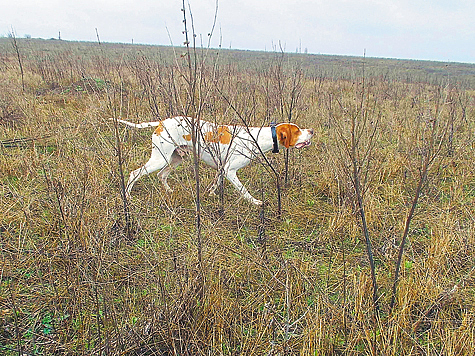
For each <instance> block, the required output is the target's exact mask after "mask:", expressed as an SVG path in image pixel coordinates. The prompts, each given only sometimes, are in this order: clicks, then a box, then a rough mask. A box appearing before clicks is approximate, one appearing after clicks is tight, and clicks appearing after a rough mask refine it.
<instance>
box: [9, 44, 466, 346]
mask: <svg viewBox="0 0 475 356" xmlns="http://www.w3.org/2000/svg"><path fill="white" fill-rule="evenodd" d="M65 45H66V46H69V45H70V44H65ZM93 51H96V52H94V53H93V55H91V57H90V58H92V59H91V60H90V61H85V60H84V59H78V58H76V57H74V56H68V55H66V54H65V52H58V53H56V54H54V55H56V56H57V57H55V58H56V59H57V60H56V61H54V62H53V61H51V62H48V63H46V62H41V65H39V63H38V62H39V61H41V59H40V58H36V59H30V60H29V61H24V62H23V65H24V68H23V69H24V71H25V73H24V75H25V76H24V80H25V91H24V93H22V87H21V78H19V76H18V69H17V67H16V66H15V61H9V62H6V63H7V67H6V68H5V70H4V71H1V72H0V87H1V89H2V92H3V93H8V105H9V107H10V108H14V109H15V110H16V111H15V112H21V113H22V117H21V119H18V120H16V119H15V120H14V121H15V125H12V124H10V123H6V122H7V121H6V120H0V140H1V141H2V146H1V151H0V211H1V212H2V214H1V220H0V233H1V240H0V248H1V250H2V254H1V259H2V264H1V270H0V277H1V284H0V303H1V307H0V313H1V315H0V348H1V350H2V353H4V354H6V355H17V354H19V353H29V354H39V355H41V354H43V355H50V354H71V355H73V354H110V355H118V354H128V355H171V354H176V355H205V354H206V355H210V354H211V355H238V354H239V355H252V354H258V355H264V354H265V355H284V354H287V355H291V354H292V355H294V354H301V355H335V354H349V355H361V354H372V353H375V354H376V353H377V354H383V355H401V354H403V355H419V354H420V355H439V354H444V355H469V354H473V353H474V346H473V345H474V343H473V338H474V335H475V334H474V332H475V330H474V306H475V301H474V296H473V292H472V291H473V282H474V273H475V272H474V267H473V253H474V246H475V240H474V219H473V216H474V214H473V200H474V197H475V184H474V176H473V172H474V171H475V169H474V168H475V167H474V162H475V160H474V159H473V158H474V156H473V152H474V148H475V147H474V141H473V130H474V123H473V118H474V115H475V106H474V103H475V97H474V93H473V91H471V90H463V89H461V88H458V87H457V86H456V85H455V84H454V85H445V86H443V87H442V88H438V87H434V86H431V85H427V84H423V83H416V84H409V83H405V82H404V81H403V80H401V81H390V82H389V81H384V80H381V79H374V78H366V83H365V90H364V95H365V106H364V107H365V110H366V111H365V112H366V114H365V115H366V117H365V118H366V120H367V121H366V124H365V125H366V126H364V129H365V130H367V131H361V132H363V134H362V135H361V136H360V144H361V146H360V147H363V148H364V147H367V148H365V149H362V150H361V156H360V158H361V157H368V160H366V161H365V160H361V159H360V158H358V159H357V160H356V168H357V170H358V172H359V174H360V177H361V179H362V180H361V182H362V184H361V187H362V190H361V192H362V201H363V203H364V207H365V213H366V221H367V229H368V233H369V237H370V239H371V244H372V247H373V254H374V266H375V277H376V281H377V284H378V292H379V293H378V304H379V307H380V312H379V315H378V318H374V317H373V315H374V300H373V292H374V288H373V287H374V286H373V280H372V278H371V272H370V266H369V263H368V257H367V252H366V246H365V241H364V235H363V234H362V230H361V224H360V220H358V215H357V213H358V206H357V200H355V191H354V185H353V183H352V181H351V176H348V174H345V171H346V170H348V168H351V164H354V163H355V162H352V161H351V160H348V157H349V156H345V155H344V152H345V150H347V149H348V146H346V144H345V142H346V141H345V140H344V139H343V138H344V137H346V136H345V135H346V134H347V133H350V132H351V130H350V129H349V128H350V127H351V117H352V116H351V113H352V110H354V109H357V108H358V107H359V105H360V104H359V103H361V101H360V99H361V82H360V79H361V78H360V77H359V76H357V77H356V78H355V80H354V81H342V80H338V81H334V80H331V79H327V78H324V77H310V76H309V75H305V74H304V73H302V74H301V76H300V74H298V75H297V74H295V73H293V72H290V73H289V72H287V71H286V70H283V71H281V72H280V75H282V76H283V77H282V78H281V79H279V80H276V79H275V78H276V76H272V75H270V74H269V73H272V71H271V70H270V69H269V70H267V69H263V68H262V67H261V66H260V65H259V63H256V66H255V67H254V68H248V70H242V69H239V70H238V68H239V67H238V66H237V65H234V64H233V63H228V64H225V65H222V66H220V62H219V58H218V59H217V58H216V57H214V56H213V60H212V61H211V62H203V66H202V67H201V68H200V69H199V74H200V76H201V78H202V79H201V80H203V81H204V82H206V83H207V84H206V95H204V96H203V97H202V98H203V101H202V103H201V104H200V106H199V107H200V110H201V111H200V115H201V117H202V118H204V119H208V120H211V121H214V120H216V121H218V122H223V123H235V124H240V123H241V122H240V118H239V116H238V114H239V115H241V116H242V117H244V118H246V120H248V122H249V124H250V125H262V124H264V123H265V122H266V120H267V119H268V118H275V117H278V118H282V117H285V118H288V117H289V106H288V104H285V105H287V106H281V105H280V104H279V102H285V100H290V102H292V100H293V99H292V97H289V96H288V95H292V90H291V88H292V83H295V80H297V79H298V83H300V84H299V87H298V88H301V89H299V90H301V92H300V94H298V95H299V101H298V105H297V106H295V107H294V109H293V110H296V111H297V112H295V111H294V113H293V114H292V118H295V121H296V123H297V124H298V125H300V126H302V127H312V128H314V129H315V130H316V132H317V135H316V136H315V138H314V142H313V145H312V146H311V147H310V148H308V149H306V150H302V151H298V152H294V153H292V154H290V155H289V167H290V170H289V172H291V174H289V175H288V183H289V184H288V185H286V186H283V190H282V219H280V220H279V219H277V216H276V214H275V212H276V211H277V209H276V205H277V203H276V201H277V196H276V191H275V181H274V179H275V177H274V176H273V174H272V172H270V171H268V169H267V168H266V166H265V165H261V164H260V163H259V162H257V163H255V164H252V165H251V166H249V167H247V168H246V169H243V170H242V172H241V173H240V175H241V178H242V180H243V181H244V184H245V185H246V186H247V187H248V188H249V190H250V191H252V192H253V193H254V194H256V196H257V195H259V196H263V197H264V200H265V201H266V202H267V203H268V204H269V207H268V208H267V210H266V212H265V215H264V218H260V217H259V211H258V210H257V209H255V208H254V207H252V206H250V205H249V204H248V203H247V202H244V201H242V200H239V199H238V198H239V197H238V195H237V193H235V192H234V190H233V188H232V187H229V186H228V185H227V184H225V185H224V189H223V198H222V202H223V203H222V206H221V208H222V212H221V213H220V212H219V208H220V201H219V197H209V196H207V195H203V196H201V202H200V204H201V207H200V209H201V228H202V230H201V242H202V246H201V252H200V253H201V258H199V257H198V253H199V252H198V251H200V250H199V248H198V243H199V241H198V240H197V239H196V200H195V199H196V193H195V191H196V190H195V184H196V180H195V173H194V172H195V170H194V169H195V168H194V166H193V163H192V162H189V161H188V162H185V163H184V164H183V166H182V167H180V168H178V169H177V170H176V171H175V172H174V174H173V176H172V177H170V181H171V182H170V183H171V185H173V187H174V189H175V193H174V194H172V195H167V194H165V193H164V190H163V189H162V187H161V186H160V184H159V181H158V179H156V178H155V177H148V178H146V179H145V178H144V179H143V180H142V181H140V182H138V183H137V185H136V189H135V190H134V196H133V198H132V199H131V201H130V202H128V203H129V205H128V209H129V212H130V216H131V220H132V223H131V231H130V237H128V234H127V233H126V229H125V220H124V209H123V197H121V194H120V184H121V183H120V180H121V178H120V174H119V173H118V163H117V162H118V161H117V144H118V142H119V144H120V145H121V149H122V154H123V155H122V158H121V162H122V163H123V165H124V169H125V171H127V172H128V171H130V170H131V169H135V168H136V167H137V166H138V165H140V164H141V163H143V161H144V160H146V159H147V158H148V155H149V149H150V134H151V133H150V132H147V130H141V131H130V130H126V129H122V128H118V130H116V131H115V130H114V128H113V126H112V124H111V122H108V121H105V120H103V118H107V117H110V116H112V115H113V116H116V117H117V115H120V116H124V117H125V116H126V117H128V118H129V119H136V120H137V121H139V120H140V121H146V120H148V119H150V120H155V119H156V118H163V117H166V116H170V115H173V114H178V113H181V108H182V107H181V106H178V105H176V104H177V103H180V102H182V103H183V102H186V100H187V98H189V93H190V92H189V91H187V89H186V87H185V86H183V85H178V84H177V83H179V81H177V78H178V77H176V76H177V75H178V73H179V71H178V69H179V68H177V67H176V66H177V64H176V63H175V64H169V63H168V62H167V63H163V62H157V61H155V60H153V59H151V58H147V57H144V56H142V55H132V54H130V53H128V54H127V55H124V56H123V57H122V58H120V57H119V58H120V59H119V60H117V59H116V58H117V57H113V56H112V55H111V56H110V57H109V56H108V52H107V50H106V49H96V50H94V49H93ZM199 51H200V50H198V55H200V53H199ZM49 55H50V56H51V55H52V54H49ZM10 57H11V58H15V57H14V53H10ZM177 60H181V61H186V58H181V57H178V58H177ZM183 63H185V64H186V62H183ZM209 63H212V65H210V64H209ZM182 65H183V64H180V66H182ZM275 65H276V67H275V68H274V69H276V70H278V65H279V63H278V62H276V63H275ZM282 65H287V64H285V63H283V64H282ZM288 65H292V64H291V63H290V64H288ZM47 66H49V68H50V69H51V70H48V71H46V68H47ZM55 66H57V68H58V70H53V68H54V67H55ZM39 68H43V69H42V71H41V70H40V71H39ZM59 68H68V75H64V70H59ZM42 73H43V74H42ZM46 73H48V74H47V75H46ZM299 78H300V79H299ZM84 79H88V80H87V83H89V85H85V84H84ZM284 82H285V83H287V85H288V86H286V87H284V89H285V90H281V93H282V95H283V97H282V98H276V96H275V95H277V94H276V93H278V92H279V88H282V83H284ZM54 83H57V84H54ZM81 83H82V86H81ZM279 83H280V84H279ZM449 84H450V83H449ZM287 89H288V91H286V90H287ZM294 94H295V93H294ZM331 96H333V99H332V100H334V98H336V97H338V100H339V101H340V104H338V105H335V101H330V97H331ZM225 97H226V98H228V99H229V100H228V101H227V100H225ZM230 102H231V103H232V104H233V105H234V107H235V110H233V109H231V108H230V106H229V103H230ZM0 103H1V102H0ZM287 103H289V101H287ZM331 105H333V106H331ZM330 106H331V107H332V110H333V111H332V112H330V110H329V108H330ZM283 109H285V111H282V110H283ZM0 112H1V111H0ZM282 112H284V113H285V114H284V115H283V114H282ZM361 112H362V111H360V113H361ZM434 118H437V119H438V120H440V121H439V122H441V123H443V125H441V126H438V127H441V128H442V127H443V128H444V130H446V131H437V132H439V133H440V134H439V133H437V135H436V138H435V141H434V142H436V147H438V151H437V157H435V158H434V160H432V161H431V164H430V165H429V166H428V167H427V178H426V179H425V181H424V186H423V189H421V193H420V196H419V199H418V201H417V206H416V209H415V210H414V216H413V218H412V221H411V222H410V224H409V229H408V234H407V240H406V242H405V246H404V250H403V254H402V259H401V267H400V272H399V278H397V281H398V283H397V289H396V299H395V304H394V307H393V309H392V310H390V306H391V297H392V291H393V285H394V281H395V263H396V261H397V259H398V258H397V256H398V252H399V248H400V247H401V246H402V245H401V237H402V236H403V232H404V228H405V221H406V217H407V213H408V211H409V209H410V207H411V203H412V201H413V198H414V196H415V194H416V193H417V182H418V181H419V179H420V174H421V172H422V168H423V162H424V157H427V156H428V154H429V153H430V152H429V151H428V149H429V147H430V137H434V136H431V135H432V132H433V131H432V129H433V120H434ZM10 121H11V120H10ZM376 123H377V124H378V125H377V135H375V136H374V138H373V140H372V141H371V140H369V138H368V137H369V136H368V135H370V134H371V132H373V131H372V129H371V128H372V127H374V126H371V125H375V124H376ZM443 132H446V133H444V134H443V135H442V133H443ZM18 139H23V141H16V142H17V143H18V144H16V145H13V146H8V145H6V144H5V142H10V141H11V140H18ZM28 139H31V140H28ZM20 143H21V144H20ZM368 145H369V146H368ZM369 149H370V150H371V151H370V153H371V154H370V156H369V155H368V152H369ZM431 157H432V156H431ZM268 158H269V159H270V160H271V161H272V162H273V165H274V167H277V171H278V173H279V175H280V178H283V174H285V173H284V169H283V168H281V167H284V166H285V163H284V162H285V161H284V158H283V155H276V156H271V157H268ZM350 158H351V157H350ZM369 158H370V159H369ZM199 172H200V186H201V187H202V188H203V191H205V190H206V187H208V186H210V185H211V184H212V182H213V180H214V178H215V172H214V171H211V170H208V169H205V168H204V167H200V170H199ZM198 261H201V265H200V264H199V263H198Z"/></svg>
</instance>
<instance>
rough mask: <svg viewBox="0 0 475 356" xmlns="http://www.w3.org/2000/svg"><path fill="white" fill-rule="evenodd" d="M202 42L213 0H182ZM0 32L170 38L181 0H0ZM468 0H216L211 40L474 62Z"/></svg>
mask: <svg viewBox="0 0 475 356" xmlns="http://www.w3.org/2000/svg"><path fill="white" fill-rule="evenodd" d="M188 6H190V7H191V11H192V15H193V23H194V27H195V33H196V34H198V37H197V38H198V40H200V38H202V41H203V43H204V45H207V41H208V39H207V35H208V33H209V32H210V31H211V28H212V25H213V19H214V15H215V8H216V0H189V2H188V1H186V8H187V11H188V9H189V8H188ZM0 8H1V13H0V35H7V34H8V32H10V31H11V29H12V27H13V29H14V31H15V33H16V35H17V36H18V37H23V36H25V35H30V36H31V37H33V38H37V37H40V38H51V37H56V38H57V37H58V33H59V31H61V38H62V39H65V40H77V41H96V30H95V29H96V28H97V29H98V32H99V36H100V39H101V41H103V42H125V43H130V42H132V40H133V41H134V43H144V44H160V45H169V44H171V43H173V44H175V45H179V44H182V42H183V35H182V31H183V23H182V20H183V14H182V12H181V8H182V1H181V0H134V1H132V0H79V1H66V0H41V1H38V0H13V1H10V0H0ZM474 17H475V1H474V0H219V2H218V12H217V20H216V28H215V31H214V34H213V36H212V39H211V46H212V47H218V46H219V45H220V44H222V46H223V47H225V48H230V47H231V48H233V49H250V50H267V51H271V50H274V49H275V48H276V47H277V49H279V43H280V46H281V47H282V48H283V49H284V50H285V51H287V52H295V51H296V50H297V49H299V50H300V49H301V51H302V52H304V51H305V49H307V51H308V53H321V54H338V55H356V56H362V55H363V54H364V51H365V50H366V55H367V56H368V57H387V58H405V59H428V60H439V61H450V62H469V63H475V20H474Z"/></svg>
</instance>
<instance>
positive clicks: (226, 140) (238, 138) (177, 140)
mask: <svg viewBox="0 0 475 356" xmlns="http://www.w3.org/2000/svg"><path fill="white" fill-rule="evenodd" d="M111 120H114V119H111ZM117 121H119V122H122V123H124V124H126V125H128V126H132V127H135V128H144V127H156V129H155V131H154V133H153V135H152V154H151V157H150V159H149V160H148V162H147V163H145V165H144V166H142V167H140V168H138V169H136V170H135V171H133V172H131V173H130V177H129V181H128V182H127V195H128V196H130V192H131V190H132V187H133V185H134V183H135V182H136V181H137V180H138V179H139V178H140V177H142V176H144V175H147V174H150V173H152V172H155V171H157V170H160V171H159V173H158V176H159V178H160V179H161V181H162V182H163V185H164V186H165V189H166V190H167V191H169V192H171V191H172V189H171V188H170V187H169V185H168V184H167V177H168V175H169V174H170V171H171V170H172V168H173V167H176V166H178V165H179V164H180V163H181V161H182V158H183V156H184V153H186V152H188V151H190V150H191V147H192V135H191V126H192V119H191V118H189V117H182V116H178V117H173V118H169V119H166V120H163V121H156V122H145V123H140V124H134V123H131V122H128V121H125V120H117ZM194 124H195V125H197V124H198V122H197V121H195V123H194ZM196 128H198V127H196ZM196 132H198V133H199V135H200V136H199V140H197V142H199V144H200V149H199V153H200V159H201V160H202V161H204V162H205V163H206V164H208V165H209V166H211V167H213V168H215V169H219V168H222V172H224V175H225V176H226V178H227V179H228V180H229V181H230V182H231V183H232V184H233V185H234V187H235V188H236V189H237V190H238V191H239V193H241V195H242V196H243V197H244V198H246V199H247V200H249V201H251V202H252V203H254V204H256V205H262V201H260V200H257V199H255V198H254V197H253V196H252V195H251V194H249V192H248V191H247V189H246V188H245V187H244V186H243V185H242V183H241V182H240V181H239V179H238V177H237V175H236V172H237V171H238V170H239V169H241V168H243V167H245V166H247V165H248V164H249V163H250V162H251V159H253V158H254V157H256V156H257V155H259V154H260V153H265V152H268V151H270V150H271V149H274V151H273V152H276V151H277V150H278V145H279V144H280V145H282V146H284V147H286V148H302V147H306V146H309V145H310V139H311V138H312V136H313V130H312V129H300V128H299V127H298V126H297V125H295V124H292V123H284V124H278V125H276V126H271V127H244V126H229V125H215V124H213V123H211V122H208V121H204V120H200V121H199V128H198V130H196ZM216 187H217V183H215V184H214V186H213V188H212V189H211V192H212V193H213V192H214V190H215V189H216Z"/></svg>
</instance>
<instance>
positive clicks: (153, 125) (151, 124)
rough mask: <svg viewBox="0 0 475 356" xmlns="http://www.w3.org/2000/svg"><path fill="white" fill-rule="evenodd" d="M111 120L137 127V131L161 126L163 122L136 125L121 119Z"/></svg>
mask: <svg viewBox="0 0 475 356" xmlns="http://www.w3.org/2000/svg"><path fill="white" fill-rule="evenodd" d="M109 120H117V121H118V122H122V123H123V124H126V125H127V126H131V127H135V128H136V129H143V128H144V127H155V126H160V124H161V121H152V122H142V123H140V124H134V123H133V122H128V121H125V120H121V119H114V118H113V117H111V118H109Z"/></svg>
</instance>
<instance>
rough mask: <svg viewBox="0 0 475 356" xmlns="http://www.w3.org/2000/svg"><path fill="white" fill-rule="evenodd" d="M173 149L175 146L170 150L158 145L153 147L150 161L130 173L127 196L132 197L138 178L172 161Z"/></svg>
mask: <svg viewBox="0 0 475 356" xmlns="http://www.w3.org/2000/svg"><path fill="white" fill-rule="evenodd" d="M173 151H174V148H173V147H172V148H171V149H168V150H159V149H158V148H157V147H154V148H153V149H152V155H151V156H150V159H149V160H148V162H147V163H145V164H144V165H143V166H142V167H140V168H138V169H136V170H135V171H132V172H131V173H130V176H129V180H128V181H127V190H126V193H127V196H128V197H130V192H131V191H132V187H133V186H134V184H135V182H136V181H137V180H138V179H140V178H141V177H143V176H145V175H147V174H150V173H153V172H155V171H158V170H159V169H163V168H165V167H167V166H168V165H169V163H170V162H171V156H172V154H173ZM169 188H170V187H169Z"/></svg>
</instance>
